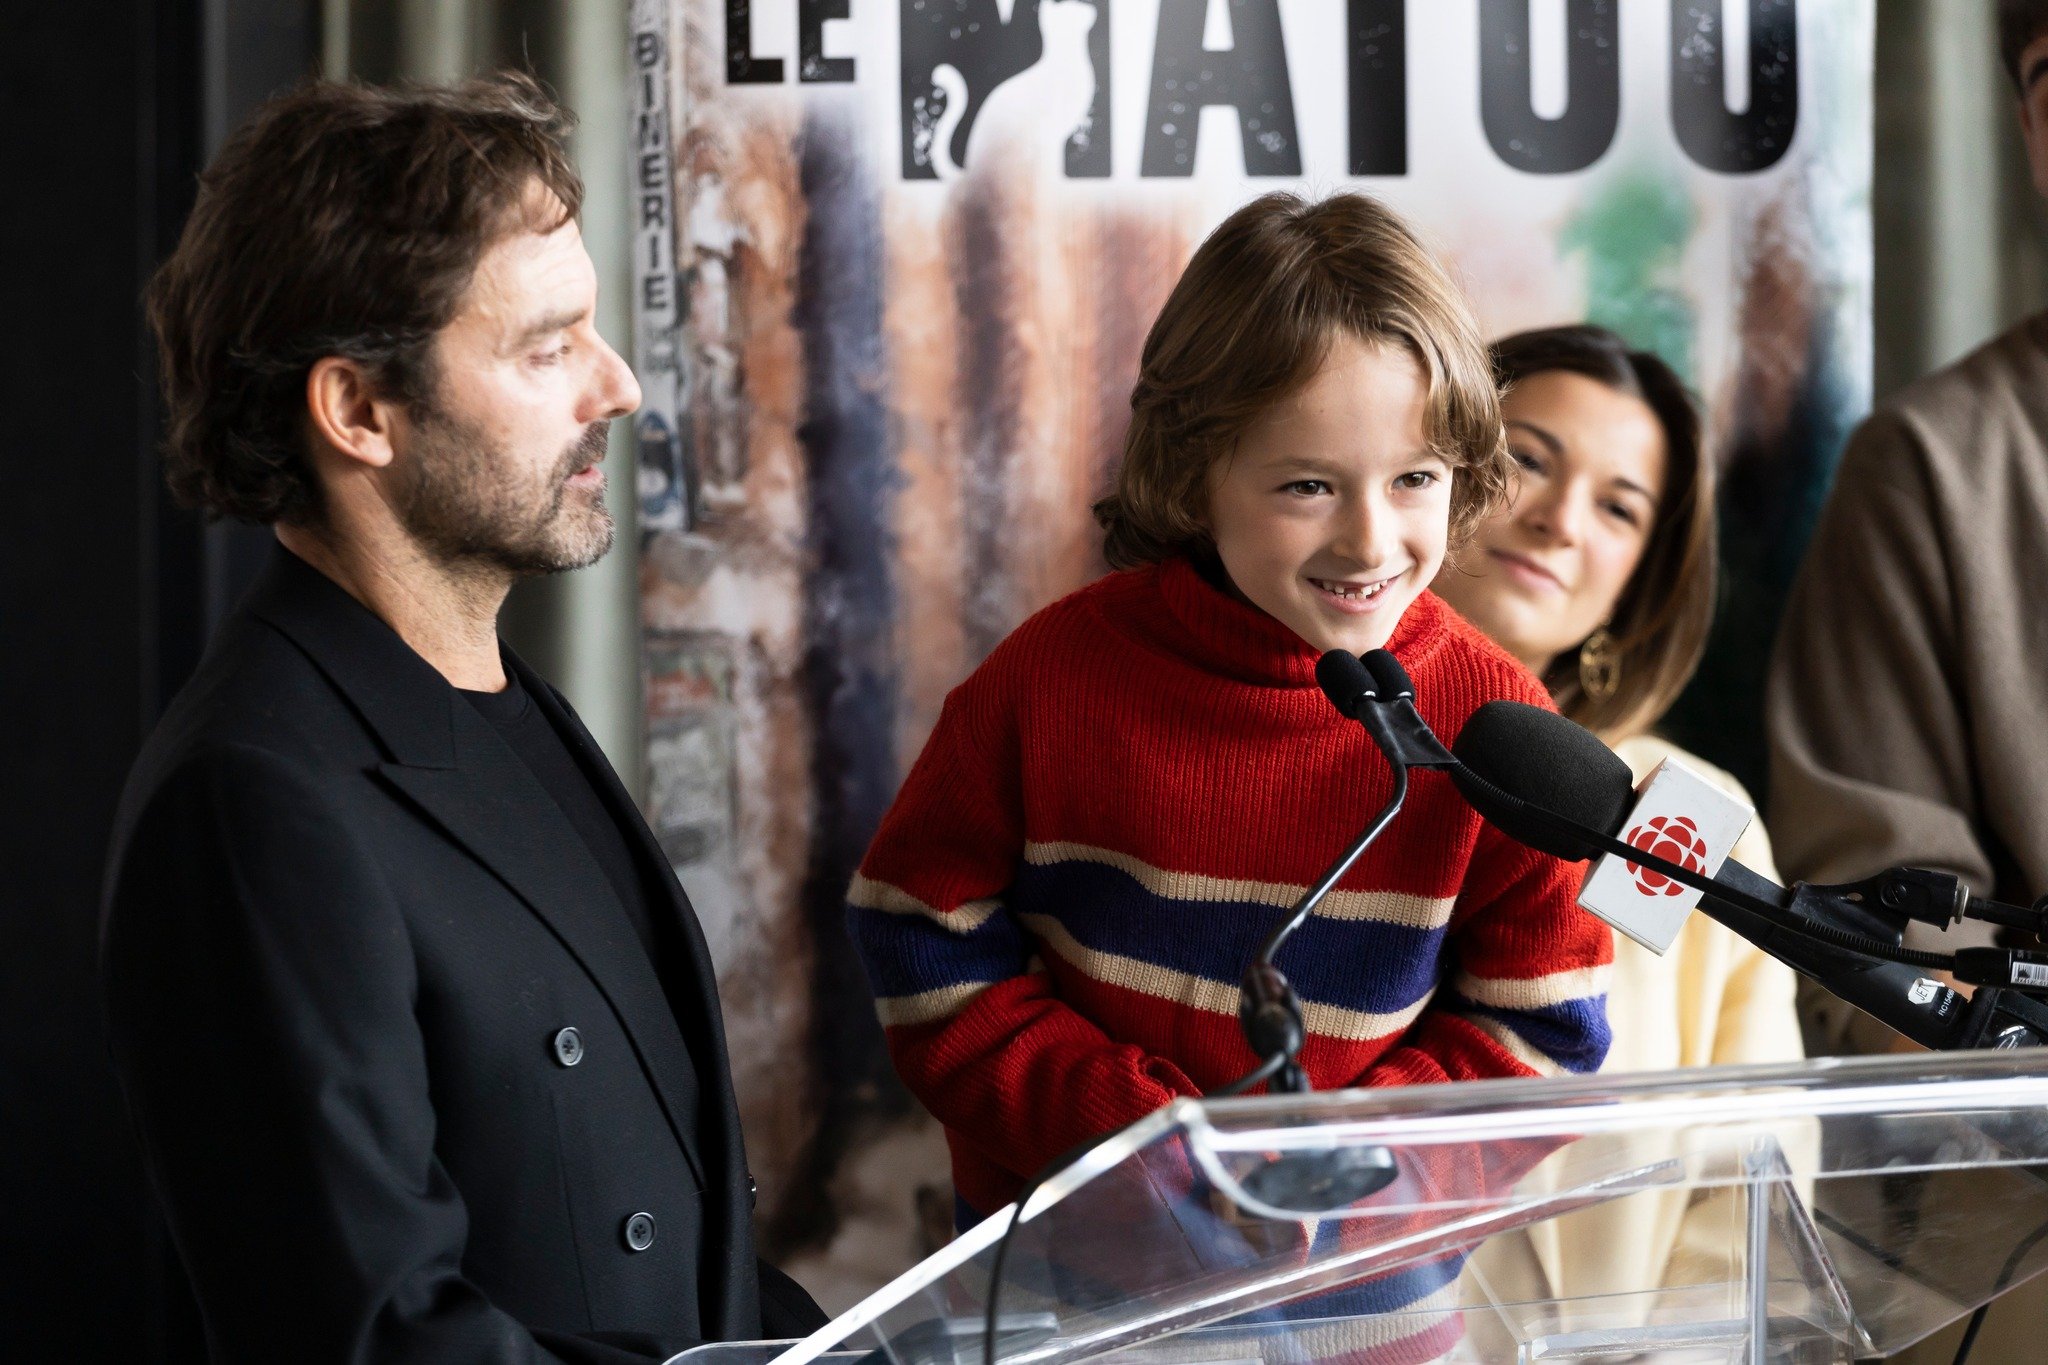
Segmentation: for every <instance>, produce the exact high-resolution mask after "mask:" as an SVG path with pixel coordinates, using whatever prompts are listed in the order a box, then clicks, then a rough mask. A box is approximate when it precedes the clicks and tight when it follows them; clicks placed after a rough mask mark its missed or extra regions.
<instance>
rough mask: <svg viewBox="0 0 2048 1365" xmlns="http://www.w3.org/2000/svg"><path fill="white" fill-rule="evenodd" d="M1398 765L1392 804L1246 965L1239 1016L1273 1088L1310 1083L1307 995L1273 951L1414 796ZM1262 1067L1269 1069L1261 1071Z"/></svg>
mask: <svg viewBox="0 0 2048 1365" xmlns="http://www.w3.org/2000/svg"><path fill="white" fill-rule="evenodd" d="M1393 769H1394V794H1393V796H1392V797H1391V798H1390V799H1389V800H1388V802H1387V804H1386V805H1384V806H1382V807H1380V811H1379V814H1377V815H1375V816H1374V817H1373V818H1372V823H1371V824H1369V825H1367V826H1366V827H1365V829H1364V831H1363V832H1362V833H1360V834H1359V836H1358V837H1357V838H1356V839H1354V840H1352V842H1351V846H1350V847H1349V848H1347V849H1345V850H1344V852H1343V853H1342V854H1341V855H1339V856H1338V858H1337V861H1336V862H1334V863H1331V864H1330V866H1329V868H1328V869H1327V870H1326V871H1325V872H1324V873H1323V875H1322V876H1321V877H1320V878H1318V879H1317V881H1316V883H1315V885H1313V886H1311V887H1310V888H1309V889H1308V890H1307V891H1306V892H1304V893H1303V894H1302V896H1301V899H1299V900H1297V901H1295V903H1294V908H1293V909H1291V910H1290V911H1288V914H1287V918H1286V919H1284V920H1282V921H1281V922H1280V923H1279V924H1278V925H1276V926H1275V927H1274V929H1273V932H1272V933H1270V934H1268V935H1266V941H1265V942H1264V943H1263V944H1261V945H1260V946H1259V951H1258V953H1257V955H1256V956H1254V957H1253V958H1252V963H1251V966H1249V967H1247V968H1245V973H1244V980H1243V981H1242V982H1241V983H1240V986H1241V990H1240V1001H1239V1004H1238V1007H1237V1021H1238V1023H1239V1025H1240V1026H1242V1027H1243V1029H1244V1038H1245V1041H1246V1042H1247V1043H1249V1044H1251V1049H1252V1052H1253V1053H1254V1055H1256V1056H1258V1057H1260V1058H1262V1059H1264V1060H1263V1061H1262V1063H1261V1067H1260V1071H1255V1072H1253V1073H1252V1076H1258V1077H1259V1078H1260V1079H1267V1077H1268V1076H1269V1077H1270V1083H1269V1084H1268V1085H1267V1087H1266V1090H1267V1093H1269V1094H1274V1095H1279V1094H1291V1095H1299V1094H1303V1093H1305V1092H1306V1091H1307V1090H1308V1088H1309V1087H1308V1077H1307V1076H1305V1075H1303V1074H1302V1070H1301V1067H1300V1066H1299V1065H1298V1064H1297V1063H1296V1061H1295V1058H1296V1057H1298V1056H1300V1054H1301V1044H1302V1040H1303V1029H1302V1023H1301V1001H1300V1000H1299V999H1297V998H1296V997H1295V994H1294V987H1293V986H1292V985H1290V984H1289V983H1288V980H1287V977H1286V975H1285V974H1284V973H1283V972H1281V970H1280V969H1279V968H1278V967H1276V966H1274V965H1273V955H1274V954H1275V953H1277V952H1279V951H1280V945H1281V944H1283V943H1285V942H1286V941H1287V940H1288V938H1289V937H1290V936H1292V935H1293V933H1294V931H1295V930H1297V929H1299V928H1300V927H1301V926H1302V924H1303V923H1304V922H1305V921H1306V920H1307V919H1308V914H1309V911H1311V910H1313V909H1315V907H1316V905H1317V903H1318V902H1320V901H1321V900H1322V899H1323V897H1325V896H1327V895H1329V894H1330V890H1331V888H1333V887H1335V886H1336V885H1337V883H1338V882H1339V881H1341V880H1343V877H1344V874H1345V873H1346V872H1349V871H1350V870H1351V865H1352V864H1353V863H1355V862H1357V861H1358V859H1359V857H1360V855H1362V854H1363V853H1364V852H1365V851H1366V849H1368V848H1370V847H1371V846H1372V842H1373V840H1375V839H1377V838H1379V837H1380V834H1381V832H1382V831H1383V830H1385V829H1386V827H1387V826H1388V825H1389V824H1391V823H1392V822H1393V819H1394V817H1395V816H1396V815H1398V814H1400V812H1401V805H1402V803H1403V802H1404V801H1406V800H1407V799H1408V765H1407V764H1405V763H1395V764H1394V765H1393ZM1276 1057H1277V1058H1280V1059H1281V1060H1280V1062H1279V1064H1278V1065H1277V1066H1275V1065H1273V1064H1272V1061H1273V1059H1274V1058H1276ZM1261 1072H1265V1073H1266V1074H1265V1075H1261V1074H1260V1073H1261ZM1257 1083H1258V1082H1257V1081H1256V1080H1253V1079H1252V1078H1251V1076H1248V1077H1246V1078H1245V1079H1244V1080H1240V1081H1237V1082H1235V1083H1233V1084H1232V1085H1230V1086H1227V1087H1225V1088H1224V1089H1223V1090H1221V1091H1218V1092H1217V1093H1218V1094H1223V1095H1229V1094H1238V1093H1241V1090H1240V1087H1241V1088H1242V1089H1245V1090H1248V1089H1250V1088H1251V1086H1252V1085H1256V1084H1257Z"/></svg>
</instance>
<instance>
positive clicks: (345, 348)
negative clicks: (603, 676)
mask: <svg viewBox="0 0 2048 1365" xmlns="http://www.w3.org/2000/svg"><path fill="white" fill-rule="evenodd" d="M567 125H568V119H567V116H566V114H565V113H564V112H563V111H561V110H559V109H558V108H556V107H555V106H554V105H552V104H551V103H550V102H549V101H548V100H547V98H546V97H545V96H544V95H543V94H542V92H541V91H540V90H539V89H538V87H536V86H534V85H533V84H532V83H531V82H529V81H526V80H523V79H503V80H497V81H492V82H480V83H473V84H470V85H466V86H461V87H457V88H453V89H445V90H420V91H411V92H405V93H398V92H391V91H381V90H374V89H363V88H352V87H343V86H335V85H314V86H309V87H307V88H304V89H302V90H300V91H298V92H295V93H293V94H291V95H288V96H286V97H284V98H282V99H280V100H278V101H275V102H273V103H272V104H270V105H268V106H266V107H265V108H264V109H263V110H261V111H260V112H259V113H258V114H257V116H256V117H255V119H254V120H253V121H252V122H251V123H250V125H249V126H247V127H245V128H244V129H243V130H242V131H241V132H240V133H238V134H237V135H236V136H235V137H234V138H233V139H231V140H230V141H229V143H228V144H227V146H226V147H225V148H223V150H222V151H221V153H220V155H219V157H218V158H217V159H216V160H215V162H214V164H213V166H212V167H211V168H210V169H209V170H208V171H207V173H206V175H205V177H204V179H203V181H202V186H201V192H200V195H199V200H198V203H197V205H196V207H195V208H194V210H193V213H192V217H191V219H190V221H189V222H188V223H187V225H186V228H185V232H184V235H183V238H182V240H181V241H180V243H179V246H178V249H177V251H176V253H175V254H174V255H173V256H172V257H171V259H170V260H169V261H168V262H167V263H166V264H165V265H164V267H163V269H162V271H161V272H160V274H159V276H158V278H157V280H156V282H155V283H154V284H153V286H152V289H151V297H150V301H149V302H150V318H151V323H152V325H153V326H154V328H155V330H156V333H157V337H158V341H159V344H160V347H161V353H162V359H163V388H164V395H165V401H166V406H167V412H168V416H169V424H168V425H169V435H168V440H167V443H166V449H165V464H166V472H167V477H168V479H169V481H170V484H171V487H172V489H173V491H174V492H175V493H177V494H178V495H179V496H181V497H182V498H184V499H185V500H187V501H189V502H191V503H194V504H196V505H198V506H200V507H202V508H204V509H206V510H207V511H209V512H210V513H212V514H215V515H225V516H234V517H240V518H244V519H247V520H252V521H257V522H261V523H267V524H270V525H271V526H273V527H274V529H275V533H276V537H277V541H278V549H277V551H276V554H275V558H274V560H273V562H272V564H271V565H270V566H269V568H268V570H267V571H266V573H265V575H264V577H263V578H262V580H261V581H260V582H259V584H258V585H257V586H256V588H255V589H254V591H253V592H252V593H251V595H250V597H249V598H248V599H247V601H245V602H244V603H243V604H242V606H241V607H240V608H239V609H238V610H237V611H236V612H235V613H234V615H233V616H232V617H230V618H229V620H228V621H227V622H226V623H225V624H224V625H223V626H222V628H221V630H220V632H219V634H218V635H217V637H216V638H215V640H214V642H213V644H212V647H211V648H210V650H209V651H208V654H207V656H206V658H205V660H204V661H203V663H202V664H201V666H200V669H199V671H198V673H197V675H196V676H195V677H194V678H193V680H192V681H191V683H190V684H189V685H188V686H187V687H186V688H185V689H184V690H183V691H182V692H181V693H180V694H179V696H178V698H177V699H176V701H175V702H174V703H173V704H172V705H171V707H170V708H169V710H168V712H167V713H166V715H165V716H164V718H163V721H162V723H161V724H160V725H159V726H158V727H157V730H156V732H155V734H154V735H153V736H152V737H151V739H150V741H149V743H148V745H147V746H146V747H145V749H144V751H143V753H142V755H141V757H140V759H139V760H138V761H137V763H136V766H135V770H134V773H133V774H132V775H131V777H130V780H129V784H128V788H127V791H126V794H125V796H124V799H123V802H122V807H121V811H120V814H119V817H118V820H117V824H116V829H115V835H114V841H113V845H112V849H111V852H110V855H109V866H108V874H107V884H106V897H105V908H104V909H105V919H104V925H103V933H102V959H103V976H104V982H105V990H106V999H107V1009H108V1015H109V1022H110V1029H111V1034H112V1041H113V1051H114V1056H115V1061H116V1065H117V1068H118V1070H119V1073H120V1076H121V1080H122V1084H123V1087H124V1089H125V1091H126V1094H127V1097H128V1101H129V1104H130V1107H131V1109H132V1111H133V1114H134V1117H135V1122H136V1127H137V1131H138V1134H139V1136H140V1138H141V1141H142V1146H143V1150H144V1154H145V1157H146V1160H147V1163H148V1167H149V1171H150V1175H151V1179H152V1183H153V1185H154V1188H155V1190H156V1192H157V1195H158V1197H159V1199H160V1201H161V1204H162V1207H163V1210H164V1213H165V1216H166V1219H167V1222H168V1224H169V1228H170V1233H171V1242H172V1244H173V1246H174V1248H175V1251H176V1255H177V1258H178V1260H179V1262H180V1263H181V1265H182V1269H183V1271H184V1273H185V1276H186V1277H187V1278H188V1279H189V1283H190V1285H191V1288H192V1290H193V1292H194V1294H195V1295H196V1298H197V1304H198V1310H199V1317H200V1320H201V1321H202V1322H203V1324H204V1328H205V1331H206V1335H207V1338H208V1347H209V1350H210V1352H211V1355H212V1358H213V1359H214V1360H215V1361H219V1362H243V1361H247V1362H264V1363H265V1365H269V1363H270V1362H275V1361H285V1360H291V1361H321V1362H326V1361H333V1362H351V1363H360V1365H368V1362H372V1361H401V1360H403V1361H422V1362H425V1361H443V1360H462V1361H470V1362H486V1361H490V1362H499V1361H502V1362H513V1361H519V1362H532V1361H556V1360H560V1361H576V1362H589V1363H590V1365H599V1363H601V1362H602V1363H608V1365H624V1363H625V1362H639V1361H648V1360H659V1359H662V1358H665V1357H666V1356H668V1355H670V1354H671V1353H673V1352H675V1351H678V1350H682V1349H685V1348H687V1347H688V1346H690V1345H692V1344H694V1343H696V1342H699V1341H705V1340H730V1339H747V1338H759V1337H762V1336H769V1337H775V1336H791V1335H798V1334H801V1333H802V1332H805V1331H807V1330H809V1329H810V1328H811V1327H813V1326H815V1325H818V1324H819V1323H820V1322H822V1316H821V1315H820V1314H819V1313H818V1312H817V1309H816V1307H815V1305H813V1304H812V1303H811V1302H810V1300H809V1299H808V1298H807V1297H806V1296H805V1295H804V1293H803V1291H802V1290H800V1289H798V1288H797V1287H796V1286H795V1285H794V1284H793V1283H792V1282H790V1281H788V1280H787V1279H785V1278H783V1277H781V1276H780V1275H779V1274H777V1273H776V1272H774V1271H773V1270H771V1269H769V1268H768V1267H766V1266H764V1265H761V1264H760V1263H759V1262H758V1261H757V1260H756V1258H755V1256H754V1252H753V1243H752V1238H751V1233H750V1209H751V1205H752V1199H751V1190H750V1186H751V1180H750V1177H749V1176H748V1174H747V1166H746V1154H745V1150H744V1148H743V1146H742V1143H741V1139H740V1131H739V1123H738V1118H737V1113H736V1109H735V1105H734V1101H733V1096H732V1090H731V1082H730V1077H729V1074H728V1070H727V1066H726V1058H725V1044H724V1036H723V1032H722V1028H721V1023H720V1017H719V1010H718V1000H717V995H716V989H715V983H714V980H713V976H712V968H711V962H710V959H709V956H708V954H707V952H706V950H705V944H704V938H703V935H702V932H701V931H700V929H699V927H698V924H697V921H696V918H695V915H694V913H693V912H692V910H691V907H690V905H689V902H688V901H687V899H686V898H685V897H684V896H683V894H682V891H681V888H680V887H679V886H678V885H677V884H676V882H675V879H674V876H673V874H672V873H671V871H670V869H669V868H668V866H667V864H666V861H665V860H664V859H663V858H662V856H661V854H660V851H659V849H658V847H657V846H656V844H655V842H654V840H653V838H652V836H651V835H650V834H649V832H648V830H647V828H646V825H645V824H644V823H643V822H642V820H641V818H640V816H639V813H638V812H637V810H636V809H635V807H634V804H633V802H632V800H631V799H630V798H629V797H628V796H627V794H626V792H625V791H624V790H623V789H622V788H621V786H620V784H619V781H618V779H617V777H616V776H615V775H614V774H613V772H612V770H611V768H610V767H609V766H608V765H607V764H606V762H605V760H604V758H603V756H602V755H601V754H600V753H599V751H598V749H597V746H596V745H595V743H593V742H592V740H591V738H590V736H589V735H588V734H587V733H586V732H585V730H584V729H583V727H582V725H581V724H580V723H579V722H578V721H577V719H576V717H575V714H574V712H572V711H571V710H570V708H569V706H568V704H567V703H566V702H565V701H564V700H563V699H562V696H561V694H560V693H558V692H556V691H555V690H554V689H553V688H552V687H550V686H549V685H548V684H547V683H546V682H545V681H543V680H542V679H541V678H539V677H538V676H536V675H535V674H534V673H532V672H531V671H530V670H529V669H527V668H526V666H525V665H524V664H522V663H521V662H520V661H519V659H518V658H517V657H515V656H514V655H513V654H512V653H511V651H509V650H508V649H506V648H505V647H504V646H503V645H502V644H501V642H500V641H499V639H498V636H497V629H496V618H497V614H498V609H499V607H500V605H501V604H502V603H503V601H504V599H505V595H506V593H507V591H508V590H509V589H510V587H511V586H512V584H513V583H514V582H515V581H516V580H518V579H520V578H523V577H527V576H529V575H533V574H542V573H553V572H559V571H561V570H565V569H572V568H576V567H579V566H582V565H586V564H589V563H591V562H593V561H595V560H596V559H597V558H598V557H599V556H601V555H602V554H604V553H605V551H606V550H607V549H608V548H609V547H610V545H611V541H612V522H611V518H610V515H609V514H608V512H607V511H606V509H605V505H604V501H603V493H604V474H603V472H602V469H601V465H600V461H601V459H602V457H603V454H604V451H605V438H606V432H607V429H608V425H609V423H610V421H611V419H613V418H615V417H619V416H622V415H624V414H626V413H628V412H631V411H632V410H633V409H634V407H636V406H637V405H638V403H639V397H640V395H639V388H638V386H637V385H636V383H635V382H634V379H633V376H632V373H631V372H630V371H629V370H628V369H627V367H626V365H625V363H624V362H623V361H622V360H621V359H620V358H619V356H618V355H617V354H616V353H615V352H613V351H612V350H611V348H610V347H609V346H607V345H606V344H605V342H604V340H603V338H601V337H600V336H599V335H598V334H597V331H596V328H595V325H594V310H595V306H596V293H597V279H596V274H595V272H594V270H593V269H592V266H591V263H590V258H589V256H588V255H587V254H586V253H585V251H584V248H583V245H582V242H581V240H580V238H579V236H578V233H577V226H576V215H577V210H578V206H579V203H580V199H581V193H582V186H581V184H580V182H579V181H578V179H577V177H576V174H575V172H574V170H573V169H572V168H571V166H570V164H569V161H568V157H567V153H566V150H565V146H564V136H565V134H566V131H567Z"/></svg>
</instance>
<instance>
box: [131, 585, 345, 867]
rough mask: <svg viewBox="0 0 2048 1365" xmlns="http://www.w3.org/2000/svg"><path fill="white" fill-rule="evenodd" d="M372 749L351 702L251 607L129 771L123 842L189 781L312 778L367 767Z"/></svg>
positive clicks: (233, 620)
mask: <svg viewBox="0 0 2048 1365" xmlns="http://www.w3.org/2000/svg"><path fill="white" fill-rule="evenodd" d="M375 757H376V752H375V747H374V745H373V744H372V743H371V741H370V739H369V737H368V735H367V733H366V732H365V731H364V729H363V727H362V724H361V722H360V720H359V719H358V718H357V717H356V716H355V715H354V714H353V712H352V711H351V709H350V708H349V705H348V703H347V701H346V699H345V698H343V697H342V696H341V694H340V693H339V692H338V691H337V690H336V689H335V687H334V686H333V684H332V683H331V682H330V681H329V680H328V679H327V678H326V677H325V676H324V675H323V674H322V673H321V672H320V670H319V669H318V668H317V667H316V666H315V665H314V664H313V663H312V661H311V660H309V659H308V658H307V657H306V655H305V654H304V653H303V652H302V651H301V650H299V649H298V648H297V647H296V646H295V645H294V644H293V643H292V642H291V641H290V640H288V639H286V638H285V637H284V636H283V635H282V634H281V633H279V632H278V631H277V630H275V629H274V628H272V627H271V626H269V625H268V624H266V623H265V622H263V621H261V620H259V619H256V618H255V617H253V616H251V615H249V614H248V613H246V612H237V613H235V614H234V615H232V616H230V617H229V618H228V620H227V621H225V622H224V623H223V624H222V626H221V629H220V631H219V632H218V633H217V635H216V637H215V639H214V641H213V644H212V645H211V646H210V647H209V648H208V650H207V652H206V655H205V657H204V658H203V659H202V660H201V661H200V665H199V668H198V669H197V670H196V671H195V672H194V674H193V675H192V677H191V678H190V679H189V680H188V681H187V682H186V683H185V685H184V686H183V687H182V688H180V689H179V690H178V693H177V695H176V696H175V697H173V698H172V699H171V702H170V705H169V706H167V707H166V708H165V709H164V713H163V715H162V717H161V718H160V719H159V720H158V721H157V724H156V726H155V728H154V729H153V730H152V731H151V732H150V735H149V738H148V739H147V740H146V741H145V742H144V744H143V746H142V750H141V753H140V754H139V755H138V756H137V758H136V761H135V764H134V766H133V768H132V769H130V772H129V776H128V782H127V786H126V789H125V790H124V792H123V796H122V801H121V807H120V811H119V813H118V815H117V817H116V827H117V838H118V837H119V835H120V834H121V833H122V832H124V831H125V830H127V829H128V828H130V827H132V826H133V824H134V822H135V821H136V820H137V819H138V818H139V817H140V816H141V815H142V813H143V811H144V810H145V809H147V807H148V806H149V805H150V804H151V803H152V802H155V801H157V800H159V799H161V798H162V797H163V796H164V794H165V792H166V789H167V788H169V787H171V786H172V785H173V783H174V782H175V781H176V780H178V779H180V778H183V779H184V780H186V781H188V782H189V781H195V780H199V779H200V778H201V777H202V776H204V775H206V774H212V775H214V776H215V777H220V776H221V775H223V774H234V775H236V776H237V778H238V779H239V780H241V781H245V782H246V781H248V780H250V778H251V777H252V776H253V775H254V774H253V773H252V772H250V771H247V770H249V769H252V768H267V769H269V770H272V771H273V772H275V773H277V774H284V773H288V772H291V773H298V774H301V775H303V777H304V779H305V780H306V781H307V782H308V783H321V782H331V781H332V780H333V779H335V778H337V777H341V776H343V775H345V774H351V773H360V772H362V771H363V770H364V769H365V768H366V766H367V765H368V763H369V762H370V761H373V760H374V759H375Z"/></svg>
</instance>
